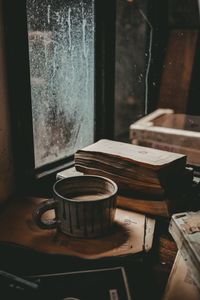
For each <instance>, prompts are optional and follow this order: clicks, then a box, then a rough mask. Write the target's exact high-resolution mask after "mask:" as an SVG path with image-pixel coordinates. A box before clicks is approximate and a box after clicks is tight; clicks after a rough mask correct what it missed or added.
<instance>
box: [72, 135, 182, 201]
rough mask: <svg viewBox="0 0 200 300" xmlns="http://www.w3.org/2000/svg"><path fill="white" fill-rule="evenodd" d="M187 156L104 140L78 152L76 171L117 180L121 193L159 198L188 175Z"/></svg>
mask: <svg viewBox="0 0 200 300" xmlns="http://www.w3.org/2000/svg"><path fill="white" fill-rule="evenodd" d="M185 165H186V156H185V155H182V154H177V153H172V152H168V151H162V150H157V149H152V148H147V147H141V146H136V145H132V144H128V143H123V142H117V141H112V140H106V139H102V140H99V141H98V142H96V143H94V144H92V145H89V146H87V147H85V148H83V149H80V150H78V151H77V152H76V153H75V167H76V170H77V171H79V172H82V173H84V174H96V175H102V176H105V177H108V178H110V179H113V180H114V181H115V182H116V183H117V184H118V186H119V188H120V190H127V189H128V190H133V191H137V192H139V193H140V194H141V195H153V196H155V197H156V196H157V197H158V198H159V197H160V198H163V196H165V195H166V193H168V191H170V190H171V188H172V187H174V180H176V182H178V180H179V176H180V175H181V174H183V173H184V170H185Z"/></svg>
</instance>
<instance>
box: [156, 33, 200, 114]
mask: <svg viewBox="0 0 200 300" xmlns="http://www.w3.org/2000/svg"><path fill="white" fill-rule="evenodd" d="M197 38H198V30H186V29H184V30H182V29H181V30H175V29H174V30H171V31H170V34H169V41H168V46H167V50H166V57H165V61H164V65H163V73H162V78H161V88H160V96H159V100H158V104H157V107H158V108H171V109H174V111H175V113H177V112H182V113H185V112H186V109H187V103H188V95H189V89H190V82H191V75H192V70H193V64H194V56H195V51H196V44H197Z"/></svg>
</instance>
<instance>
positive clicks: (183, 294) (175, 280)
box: [162, 251, 200, 300]
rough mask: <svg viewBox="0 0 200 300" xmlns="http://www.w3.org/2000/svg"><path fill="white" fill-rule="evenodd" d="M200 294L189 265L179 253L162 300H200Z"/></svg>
mask: <svg viewBox="0 0 200 300" xmlns="http://www.w3.org/2000/svg"><path fill="white" fill-rule="evenodd" d="M199 299H200V293H199V291H198V289H197V287H196V284H195V283H194V281H193V279H192V277H191V274H190V270H189V269H188V268H187V264H186V262H185V260H184V258H183V256H182V255H181V252H180V251H178V253H177V255H176V258H175V261H174V264H173V267H172V270H171V272H170V275H169V278H168V282H167V285H166V288H165V292H164V295H163V298H162V300H199Z"/></svg>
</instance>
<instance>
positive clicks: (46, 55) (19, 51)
mask: <svg viewBox="0 0 200 300" xmlns="http://www.w3.org/2000/svg"><path fill="white" fill-rule="evenodd" d="M114 2H115V1H114V0H112V1H110V2H109V3H108V4H107V2H106V1H105V0H103V1H101V3H100V2H99V1H95V0H80V1H72V0H59V1H52V0H43V1H37V0H35V1H30V0H27V1H25V0H23V1H20V3H16V1H13V0H8V1H4V10H5V16H6V18H5V20H4V22H5V30H6V37H7V40H6V42H7V43H6V44H7V63H8V82H9V96H10V99H11V109H12V123H13V124H14V125H13V139H14V144H13V145H14V148H15V161H16V166H15V167H16V172H17V174H19V175H17V179H18V180H19V181H21V182H18V185H24V180H25V182H26V181H28V178H31V182H32V181H33V180H34V178H41V177H43V176H45V175H46V174H50V173H52V174H55V173H56V172H57V171H58V170H60V169H62V168H65V167H66V166H69V165H71V164H73V154H74V153H75V151H76V150H77V149H79V148H82V147H84V146H86V145H88V144H90V143H92V142H94V141H95V140H96V139H98V138H100V137H111V136H112V127H113V125H112V124H113V117H112V115H113V113H112V112H113V96H114V92H113V91H114V83H113V82H114V80H113V79H114V46H115V43H114V39H113V36H114V34H113V32H114V28H115V27H114V18H115V9H113V7H115V5H114ZM11 8H12V9H11ZM108 62H109V63H108ZM16 124H17V125H16Z"/></svg>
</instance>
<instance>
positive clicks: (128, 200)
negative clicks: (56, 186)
mask: <svg viewBox="0 0 200 300" xmlns="http://www.w3.org/2000/svg"><path fill="white" fill-rule="evenodd" d="M185 173H186V174H185V175H184V176H183V177H182V180H181V188H179V189H178V192H177V191H176V192H174V193H173V195H170V196H171V197H170V198H163V199H156V197H146V198H145V197H139V196H138V194H137V193H130V192H126V193H123V194H122V193H119V194H118V197H117V206H118V207H120V208H122V209H128V210H131V211H135V212H138V213H141V214H148V215H152V216H161V217H167V218H169V217H171V215H172V214H173V213H176V212H181V211H185V210H187V209H189V208H190V207H191V206H192V201H191V195H190V194H192V195H193V194H194V192H192V191H193V189H194V187H193V186H191V182H192V178H193V172H192V170H191V168H186V170H185ZM83 175H84V174H83V173H81V172H78V171H77V170H76V169H75V167H72V168H69V169H66V170H64V171H61V172H58V173H57V176H56V179H57V180H60V179H63V178H67V177H71V176H83ZM187 177H189V178H187ZM189 182H190V184H188V183H189ZM176 187H177V185H176Z"/></svg>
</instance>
